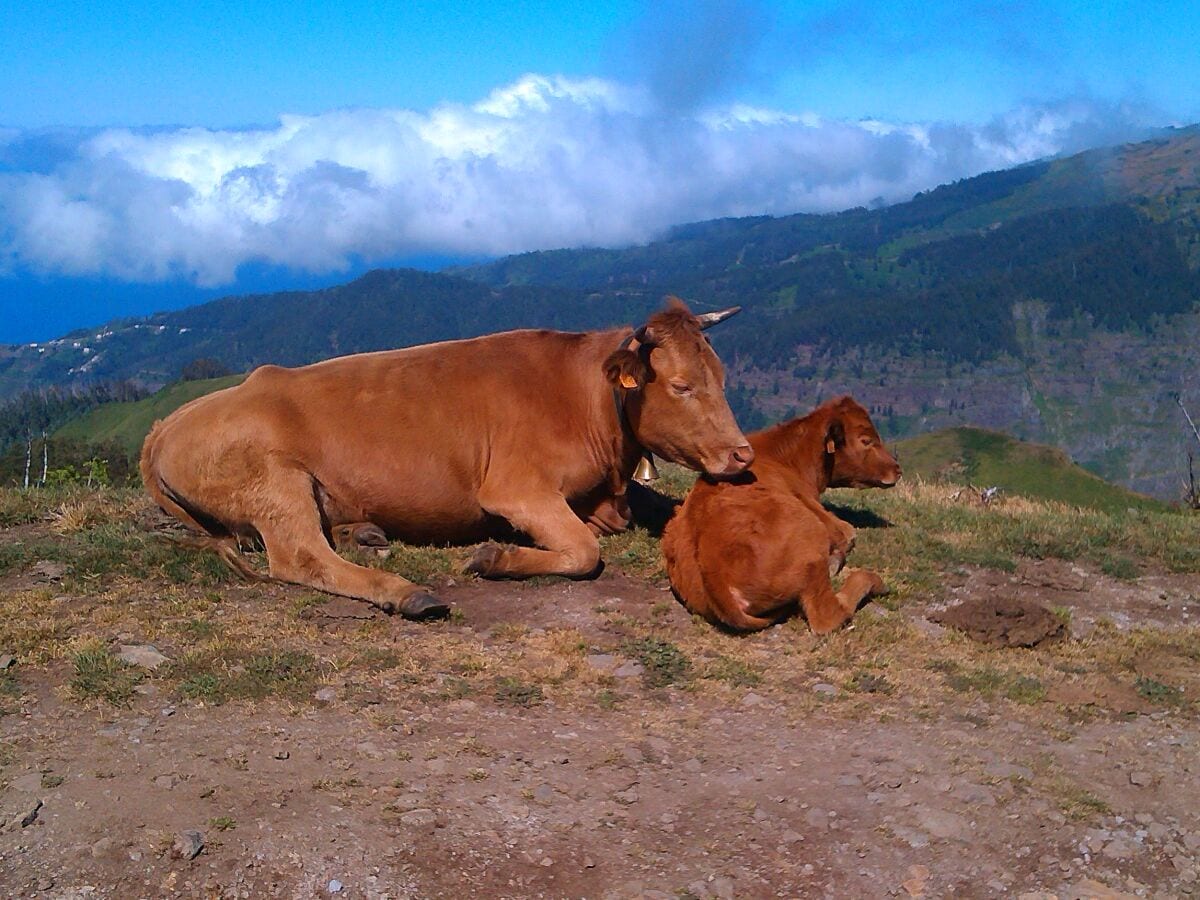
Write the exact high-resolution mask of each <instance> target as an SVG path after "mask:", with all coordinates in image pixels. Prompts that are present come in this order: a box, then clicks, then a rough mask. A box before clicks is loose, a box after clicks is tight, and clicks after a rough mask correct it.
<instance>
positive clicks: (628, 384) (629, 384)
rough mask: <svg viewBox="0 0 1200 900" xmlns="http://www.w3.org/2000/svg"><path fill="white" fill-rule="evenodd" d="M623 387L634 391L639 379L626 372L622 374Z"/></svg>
mask: <svg viewBox="0 0 1200 900" xmlns="http://www.w3.org/2000/svg"><path fill="white" fill-rule="evenodd" d="M621 387H623V388H625V389H626V390H629V391H632V390H633V389H634V388H635V387H637V379H636V378H634V377H633V376H632V375H630V374H629V373H628V372H626V373H625V374H623V375H622V376H621Z"/></svg>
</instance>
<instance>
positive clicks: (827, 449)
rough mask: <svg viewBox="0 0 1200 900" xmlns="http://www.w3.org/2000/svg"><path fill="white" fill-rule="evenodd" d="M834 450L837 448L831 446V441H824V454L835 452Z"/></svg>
mask: <svg viewBox="0 0 1200 900" xmlns="http://www.w3.org/2000/svg"><path fill="white" fill-rule="evenodd" d="M836 449H837V448H836V447H834V445H833V441H826V442H825V452H826V453H832V452H833V451H834V450H836Z"/></svg>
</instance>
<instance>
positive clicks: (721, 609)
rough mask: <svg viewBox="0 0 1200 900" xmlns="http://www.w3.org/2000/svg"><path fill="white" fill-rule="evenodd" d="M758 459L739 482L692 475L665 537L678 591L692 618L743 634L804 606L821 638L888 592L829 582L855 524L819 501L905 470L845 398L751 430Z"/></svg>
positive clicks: (862, 577)
mask: <svg viewBox="0 0 1200 900" xmlns="http://www.w3.org/2000/svg"><path fill="white" fill-rule="evenodd" d="M750 444H751V446H753V447H754V451H755V461H754V464H753V466H751V468H750V470H749V471H748V472H746V473H744V474H743V475H741V476H739V477H738V478H736V479H734V480H731V481H726V482H717V481H712V480H710V479H703V478H702V479H701V480H699V481H697V482H696V485H695V487H693V488H692V490H691V492H690V493H689V494H688V496H687V499H686V500H685V501H684V503H683V506H682V507H681V508H680V509H679V511H678V512H677V513H676V514H675V517H674V518H673V519H672V520H671V521H670V522H669V523H668V525H667V528H666V531H665V533H664V535H663V542H662V548H663V555H664V556H665V557H666V562H667V572H668V574H669V575H670V578H671V585H672V587H673V588H674V590H675V593H676V595H677V596H678V597H679V599H680V600H681V601H682V602H683V604H684V605H685V606H687V608H688V609H689V610H691V611H692V612H693V613H696V614H697V615H701V616H703V617H704V618H706V619H708V620H709V621H710V622H714V623H720V624H722V625H725V626H727V627H729V628H732V629H735V630H738V631H754V630H757V629H760V628H766V627H768V626H770V625H773V624H774V623H775V622H777V621H780V620H781V619H783V618H785V617H786V616H788V615H790V614H792V613H793V612H795V610H796V608H797V607H799V608H800V609H802V610H803V612H804V615H805V618H806V619H807V620H808V624H809V627H810V628H812V630H813V631H814V632H817V633H818V634H824V633H826V632H829V631H832V630H833V629H835V628H837V627H839V626H840V625H843V624H844V623H845V622H846V621H848V620H849V619H850V617H851V616H852V615H854V612H855V610H856V609H857V608H858V605H859V603H861V602H862V600H863V599H864V598H865V597H867V596H869V595H870V594H873V593H878V592H879V591H881V590H883V582H882V581H880V579H879V577H878V576H877V575H875V574H874V573H872V572H867V571H861V570H860V571H852V572H850V573H848V575H847V577H846V581H845V584H844V586H843V587H842V590H841V591H839V592H837V593H836V594H835V593H834V591H833V586H832V583H831V581H830V575H831V572H836V571H837V570H838V569H840V568H841V565H842V563H844V561H845V557H846V554H847V553H849V551H850V549H851V548H852V546H853V543H854V529H853V528H851V527H850V525H848V524H847V523H845V522H843V521H842V520H841V519H838V518H837V517H836V516H834V515H833V514H832V513H830V512H829V511H828V510H826V509H825V507H824V506H822V505H821V502H820V495H821V493H822V492H823V491H824V490H825V489H826V488H828V487H860V488H861V487H890V486H891V485H893V484H895V483H896V481H897V480H898V479H899V478H900V466H899V465H898V464H897V462H896V460H895V458H894V457H893V456H892V455H891V454H890V453H889V452H888V451H887V449H886V448H885V447H884V446H883V442H882V441H881V440H880V438H879V434H878V432H877V431H876V430H875V426H874V425H873V424H872V423H871V419H870V416H868V415H867V412H866V410H864V409H863V408H862V407H861V406H859V405H858V404H857V403H856V402H854V400H852V399H851V398H849V397H841V398H838V399H837V400H833V401H831V402H829V403H826V404H824V405H823V406H820V407H818V408H817V409H816V410H814V411H813V412H812V413H810V414H809V415H807V416H805V417H804V418H801V419H793V420H792V421H790V422H785V423H783V424H781V425H776V426H775V427H773V428H768V429H766V430H764V431H759V432H756V433H754V434H751V435H750Z"/></svg>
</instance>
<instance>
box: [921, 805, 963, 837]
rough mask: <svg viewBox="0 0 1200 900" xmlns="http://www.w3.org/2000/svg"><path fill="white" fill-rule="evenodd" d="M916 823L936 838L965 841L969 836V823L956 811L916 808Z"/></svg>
mask: <svg viewBox="0 0 1200 900" xmlns="http://www.w3.org/2000/svg"><path fill="white" fill-rule="evenodd" d="M917 824H918V825H920V827H921V828H923V829H925V831H927V832H929V834H931V835H933V836H934V837H936V838H942V839H951V838H955V839H958V840H964V841H965V840H967V839H968V838H969V836H970V835H969V832H970V823H968V822H967V820H966V819H965V818H963V817H962V816H960V815H959V814H958V813H952V812H950V811H948V810H944V809H929V808H928V807H922V808H920V809H918V810H917Z"/></svg>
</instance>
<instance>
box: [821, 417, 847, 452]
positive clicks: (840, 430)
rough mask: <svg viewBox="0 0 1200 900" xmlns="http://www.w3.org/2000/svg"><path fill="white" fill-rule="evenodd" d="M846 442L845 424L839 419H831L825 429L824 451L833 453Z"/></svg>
mask: <svg viewBox="0 0 1200 900" xmlns="http://www.w3.org/2000/svg"><path fill="white" fill-rule="evenodd" d="M845 443H846V426H845V425H843V424H842V420H841V419H831V420H830V422H829V428H828V429H827V430H826V431H825V452H826V453H834V452H836V451H837V449H838V447H841V446H843V445H844V444H845Z"/></svg>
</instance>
